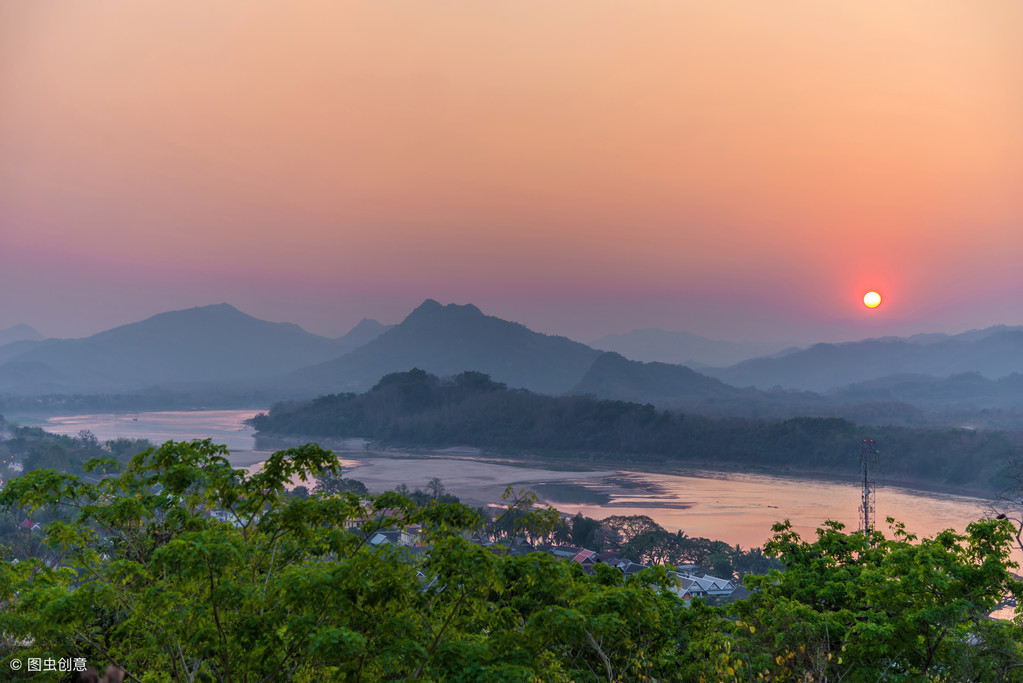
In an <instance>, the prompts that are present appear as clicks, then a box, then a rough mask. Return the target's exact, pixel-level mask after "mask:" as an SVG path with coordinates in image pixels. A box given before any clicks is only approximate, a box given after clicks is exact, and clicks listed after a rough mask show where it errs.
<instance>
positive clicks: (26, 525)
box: [18, 519, 43, 531]
mask: <svg viewBox="0 0 1023 683" xmlns="http://www.w3.org/2000/svg"><path fill="white" fill-rule="evenodd" d="M18 527H20V528H22V529H24V530H25V531H41V530H42V528H43V527H42V526H40V525H39V524H38V523H37V522H33V521H32V520H31V519H26V520H24V521H22V523H21V524H19V525H18Z"/></svg>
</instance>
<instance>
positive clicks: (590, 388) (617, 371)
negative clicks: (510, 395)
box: [571, 351, 759, 404]
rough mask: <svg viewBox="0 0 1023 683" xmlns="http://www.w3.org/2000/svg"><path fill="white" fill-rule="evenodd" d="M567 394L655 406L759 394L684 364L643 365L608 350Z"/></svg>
mask: <svg viewBox="0 0 1023 683" xmlns="http://www.w3.org/2000/svg"><path fill="white" fill-rule="evenodd" d="M571 393H573V394H580V395H586V396H594V397H596V398H606V399H614V400H618V401H637V402H641V403H644V402H653V403H657V404H660V403H672V402H675V401H678V400H700V401H703V400H708V399H713V398H725V397H728V398H735V397H738V396H742V395H745V394H749V393H757V394H759V392H749V391H747V390H743V389H738V388H736V387H733V386H729V385H727V384H725V383H724V382H722V381H721V380H719V379H715V378H713V377H708V376H707V375H703V374H700V373H698V372H696V371H695V370H692V369H690V368H687V367H686V366H684V365H670V364H668V363H643V362H641V361H634V360H629V359H627V358H625V357H624V356H622V355H620V354H617V353H614V352H611V351H609V352H607V353H603V354H601V355H600V356H599V357H598V358H597V359H596V361H594V363H593V365H592V366H591V367H590V369H589V370H588V371H587V372H586V374H585V375H584V376H583V378H582V379H581V380H580V381H579V383H578V384H576V385H575V387H573V388H572V392H571Z"/></svg>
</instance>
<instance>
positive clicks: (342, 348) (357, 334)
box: [334, 318, 394, 356]
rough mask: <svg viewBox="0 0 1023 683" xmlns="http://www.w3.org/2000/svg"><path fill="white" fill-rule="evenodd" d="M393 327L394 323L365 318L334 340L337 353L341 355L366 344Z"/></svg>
mask: <svg viewBox="0 0 1023 683" xmlns="http://www.w3.org/2000/svg"><path fill="white" fill-rule="evenodd" d="M392 327H394V325H384V324H383V323H380V322H377V321H376V320H373V319H372V318H363V319H362V320H361V321H359V324H358V325H356V326H355V327H353V328H352V329H351V330H349V332H348V333H347V334H345V335H344V336H342V337H338V338H337V339H335V340H334V341H335V342H336V344H337V349H338V353H337V355H339V356H341V355H344V354H346V353H349V352H350V351H354V350H355V349H357V348H359V347H360V346H365V345H366V344H368V343H370V342H371V341H373V340H374V339H376V338H377V337H379V336H380V335H382V334H383V333H384V332H386V331H387V330H389V329H391V328H392Z"/></svg>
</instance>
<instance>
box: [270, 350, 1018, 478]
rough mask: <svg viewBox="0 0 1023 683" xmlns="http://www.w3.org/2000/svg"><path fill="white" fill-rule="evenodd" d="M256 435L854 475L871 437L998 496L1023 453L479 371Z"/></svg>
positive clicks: (315, 403) (903, 462) (990, 434)
mask: <svg viewBox="0 0 1023 683" xmlns="http://www.w3.org/2000/svg"><path fill="white" fill-rule="evenodd" d="M252 423H253V425H254V426H255V427H256V429H257V437H263V438H266V437H275V436H292V437H300V438H303V439H304V438H317V437H321V438H322V437H327V438H337V439H342V438H353V437H362V438H367V439H371V440H373V441H374V442H376V443H377V444H379V445H381V446H395V447H399V446H400V447H419V448H443V447H447V446H452V445H471V446H475V447H478V448H482V449H485V450H488V451H491V452H500V453H501V454H502V455H507V456H517V457H522V458H527V457H532V458H538V457H542V458H545V459H550V460H557V461H559V462H562V463H564V462H566V461H568V462H573V463H580V464H585V465H593V466H600V467H607V466H609V465H614V466H630V465H631V466H637V467H638V466H643V467H652V468H671V467H676V466H700V467H709V468H725V467H734V466H741V467H743V468H746V469H750V470H759V471H764V472H771V473H786V472H788V473H793V474H795V473H811V472H812V473H828V474H832V475H835V476H841V475H844V474H847V473H849V472H850V463H852V462H855V461H856V458H857V454H858V452H859V447H860V443H861V442H862V440H863V439H875V440H876V441H878V442H879V443H882V444H884V448H885V450H886V451H887V452H890V453H891V454H892V457H891V458H890V459H888V461H887V466H886V476H887V477H888V478H889V479H890V480H891V481H893V482H903V483H905V484H907V485H911V486H916V487H920V488H931V489H938V490H955V491H960V492H974V493H978V492H979V493H984V494H991V493H994V492H996V491H998V490H1000V489H1001V488H1002V487H1003V485H1004V482H1003V481H1002V470H1003V468H1004V467H1005V466H1006V464H1007V463H1008V462H1009V460H1010V458H1011V457H1012V456H1013V455H1015V454H1018V453H1019V451H1020V444H1019V443H1018V441H1017V439H1016V438H1015V436H1014V435H1012V434H1008V433H1003V432H997V431H973V430H968V429H952V428H940V429H935V428H918V429H911V428H905V427H864V426H860V425H856V424H854V423H853V422H850V421H848V420H844V419H839V418H812V417H811V418H805V417H804V418H791V419H785V420H753V419H735V418H732V419H716V418H710V417H703V416H698V415H690V414H685V413H679V412H673V411H666V410H658V409H656V408H655V407H654V406H652V405H649V404H641V403H634V402H626V401H608V400H598V399H594V398H588V397H584V396H562V397H553V396H543V395H540V394H535V393H532V392H529V391H525V390H521V389H510V388H508V387H507V386H506V385H505V384H503V383H500V382H495V381H493V380H492V379H491V378H490V377H488V376H487V375H485V374H483V373H479V372H464V373H460V374H458V375H455V376H453V377H450V378H447V379H442V378H440V377H437V376H436V375H432V374H430V373H427V372H425V371H423V370H419V369H414V370H411V371H408V372H401V373H393V374H390V375H387V376H385V377H384V378H383V379H382V380H381V381H380V382H379V383H378V384H377V385H376V386H374V387H373V389H372V390H370V391H369V392H367V393H365V394H354V393H348V394H331V395H326V396H321V397H319V398H316V399H313V400H311V401H297V402H289V403H278V404H276V405H274V406H273V408H272V409H271V410H270V412H269V413H268V414H260V415H257V416H256V417H255V418H253V420H252Z"/></svg>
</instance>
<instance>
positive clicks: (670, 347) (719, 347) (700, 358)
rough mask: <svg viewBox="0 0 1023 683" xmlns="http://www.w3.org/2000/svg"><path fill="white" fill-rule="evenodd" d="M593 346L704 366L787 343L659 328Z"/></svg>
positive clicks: (768, 351)
mask: <svg viewBox="0 0 1023 683" xmlns="http://www.w3.org/2000/svg"><path fill="white" fill-rule="evenodd" d="M590 346H592V347H593V348H595V349H601V350H603V351H614V352H615V353H620V354H621V355H623V356H625V357H626V358H631V359H632V360H639V361H646V362H659V363H673V364H676V365H695V366H701V367H703V366H727V365H733V364H735V363H738V362H740V361H744V360H748V359H750V358H759V357H762V356H769V355H772V354H775V353H778V352H779V351H782V350H783V349H784V348H785V347H786V345H784V344H770V343H755V342H729V341H721V340H719V339H709V338H707V337H701V336H700V335H697V334H690V333H689V332H671V331H669V330H661V329H657V328H649V329H643V330H633V331H632V332H629V333H628V334H609V335H607V336H606V337H601V338H600V339H598V340H596V341H594V342H591V343H590Z"/></svg>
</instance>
